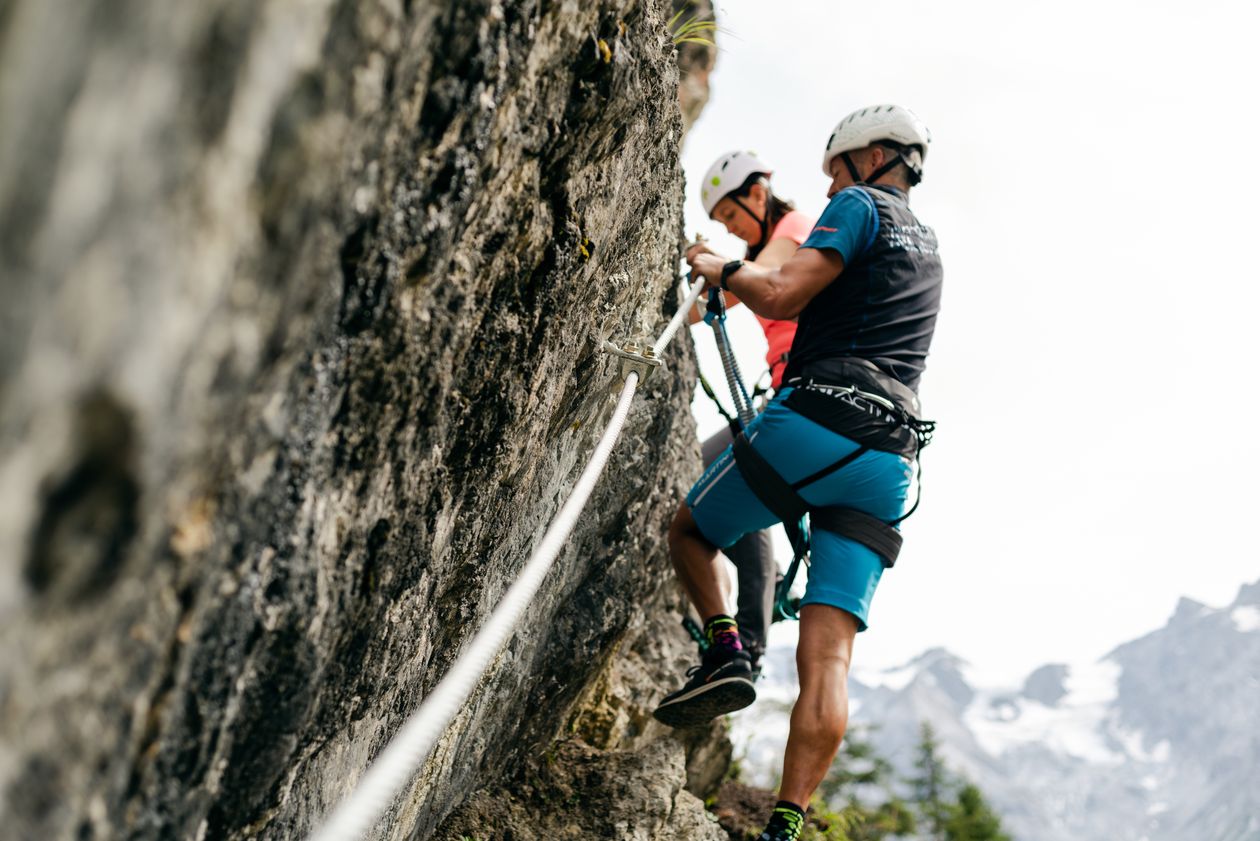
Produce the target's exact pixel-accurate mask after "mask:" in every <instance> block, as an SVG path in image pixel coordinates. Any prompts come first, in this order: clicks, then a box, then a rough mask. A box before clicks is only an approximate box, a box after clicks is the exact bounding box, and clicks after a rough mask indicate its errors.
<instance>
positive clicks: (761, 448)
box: [687, 388, 914, 630]
mask: <svg viewBox="0 0 1260 841" xmlns="http://www.w3.org/2000/svg"><path fill="white" fill-rule="evenodd" d="M791 391H792V389H791V388H785V389H782V390H781V391H780V392H779V393H778V394H777V395H775V398H774V399H773V400H771V401H770V405H769V406H767V407H766V410H765V411H764V412H762V413H761V414H760V415H758V416H757V417H756V418H755V419H754V420H753V422H752V423H751V424H749V426H748V429H747V430H746V434H747V435H748V440H749V441H750V442H751V444H752V445H753V447H755V448H756V450H757V452H758V453H760V454H761V455H762V457H764V458H765V459H766V460H767V461H769V462H770V464H771V465H772V466H773V467H774V469H775V470H777V471H778V472H779V474H780V475H781V476H783V478H784V479H786V480H787V481H788V482H796V481H798V480H800V479H802V478H804V477H806V476H809V475H811V474H813V473H816V472H817V471H819V470H822V469H823V468H824V467H827V466H828V465H831V464H835V463H836V462H837V461H839V460H840V459H842V458H844V457H845V456H847V455H849V454H850V453H852V452H853V451H854V450H856V449H857V448H858V444H857V443H856V442H854V441H852V440H851V439H849V438H846V437H845V436H843V435H839V434H837V433H835V432H832V431H831V430H829V429H826V428H825V427H822V426H820V425H818V424H817V423H814V422H813V421H812V420H809V419H808V418H806V417H804V416H802V415H800V414H798V413H796V412H794V411H793V410H791V409H789V408H787V407H786V406H784V405H783V401H784V400H785V399H786V398H787V396H788V394H790V393H791ZM913 474H914V466H913V463H912V462H911V460H910V459H908V458H905V457H904V456H900V455H897V454H895V453H885V452H880V451H878V450H870V451H868V452H866V453H864V454H863V455H861V456H860V457H858V458H857V459H856V460H854V461H853V462H852V463H850V464H848V465H846V466H844V467H842V468H841V469H839V470H837V471H836V472H834V473H832V474H830V475H828V476H826V477H824V478H822V479H820V480H819V481H817V482H815V483H814V484H812V485H807V486H806V487H805V488H803V489H802V490H801V491H800V494H801V496H802V497H804V499H805V501H806V502H808V503H810V504H811V505H816V506H824V505H842V506H845V507H847V508H856V509H857V510H859V511H864V512H866V513H867V514H870V515H871V516H874V517H878V518H880V519H882V520H885V521H892V520H895V519H897V518H898V517H900V516H901V515H902V513H904V511H905V507H906V498H907V496H908V495H909V491H910V484H911V480H912V477H913ZM687 506H688V507H689V508H690V509H691V516H692V517H693V518H694V519H695V521H696V525H697V526H699V528H700V532H701V534H703V535H704V536H705V539H707V540H708V541H709V542H710V543H712V544H713V545H714V546H719V547H726V546H730V545H731V544H733V543H735V541H737V540H739V538H740V537H742V536H744V535H745V534H747V533H748V532H752V531H757V530H759V529H764V528H768V527H770V526H773V525H774V524H775V523H778V522H779V519H778V518H777V517H775V516H774V514H772V513H771V512H770V510H769V509H768V508H766V507H765V506H764V505H762V504H761V500H759V499H758V498H757V496H756V494H754V493H753V492H752V490H750V489H749V487H748V485H747V484H746V483H745V482H744V477H743V476H742V475H741V474H740V472H739V470H738V469H737V468H736V466H735V456H734V454H733V452H732V450H731V448H730V447H727V448H726V451H725V452H724V453H722V455H720V456H719V457H718V459H717V460H716V461H714V462H713V464H711V465H709V468H708V469H707V470H705V472H704V475H702V476H701V477H700V480H699V481H698V482H696V484H695V485H694V486H693V487H692V488H691V491H690V493H688V494H687ZM810 545H811V551H810V555H811V561H810V566H809V581H808V583H807V585H806V587H805V597H804V598H803V599H802V600H801V604H803V605H806V604H827V605H831V606H833V607H838V608H840V609H841V610H845V611H848V612H849V613H852V614H853V615H854V616H856V617H857V620H858V627H859V629H860V630H866V628H867V623H868V618H869V614H870V607H871V599H872V597H873V596H874V595H875V588H876V587H877V586H878V585H879V579H880V577H881V576H882V575H883V572H884V565H883V564H882V563H881V562H880V559H879V556H878V555H876V554H875V553H874V552H873V551H871V550H870V549H868V548H867V547H865V546H863V545H862V544H860V543H856V542H854V541H852V540H850V539H849V538H847V537H841V536H839V535H837V534H834V533H832V532H827V531H822V530H818V529H815V530H813V531H812V533H811V534H810Z"/></svg>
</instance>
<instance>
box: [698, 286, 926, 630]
mask: <svg viewBox="0 0 1260 841" xmlns="http://www.w3.org/2000/svg"><path fill="white" fill-rule="evenodd" d="M704 321H705V323H707V324H708V325H709V326H710V327H712V328H713V335H714V339H715V341H716V342H717V347H718V355H719V356H720V357H721V359H722V370H723V371H724V372H725V374H726V381H727V387H728V388H729V389H730V393H731V399H732V400H733V401H734V403H735V407H736V414H737V417H734V418H732V417H731V415H730V414H729V413H728V412H727V411H726V410H725V408H724V407H723V406H722V404H721V402H720V401H719V400H718V398H717V394H716V393H715V392H714V390H713V387H712V386H711V385H709V383H708V381H706V380H704V378H703V376H702V377H701V387H702V388H703V389H704V391H705V393H706V394H708V395H709V397H710V398H711V399H712V400H713V402H714V403H716V404H717V406H718V411H719V412H721V414H722V416H723V417H724V418H726V419H727V422H728V423H730V424H731V432H732V434H733V435H734V438H735V440H734V444H733V451H734V456H735V466H736V468H737V469H738V470H739V472H740V474H741V475H742V476H743V477H744V481H745V483H746V484H747V485H748V487H749V489H750V490H751V491H752V492H753V494H754V495H755V496H756V497H757V499H759V500H760V501H761V503H762V504H763V505H765V506H766V508H767V509H769V510H770V511H771V512H772V513H773V514H774V515H775V516H776V517H778V518H779V520H781V521H782V523H783V529H784V531H785V532H786V533H787V538H788V543H789V544H790V545H791V547H792V560H791V562H790V563H789V564H788V568H787V571H786V572H785V573H784V575H783V578H782V579H781V580H780V581H779V582H778V584H777V586H776V587H775V594H774V607H773V611H772V615H771V621H772V622H777V621H781V620H784V619H797V618H799V615H800V599H798V598H794V597H793V596H792V592H791V591H792V585H793V583H794V582H795V580H796V575H797V573H798V571H799V570H800V565H801V564H802V563H805V564H807V565H808V563H809V552H810V542H809V530H810V528H811V527H812V528H817V529H821V530H823V531H828V532H832V533H833V534H838V535H840V536H841V537H846V538H848V539H850V540H852V541H854V542H856V543H859V544H861V545H863V546H865V547H867V548H868V549H870V550H871V551H872V552H874V553H875V554H876V555H877V556H879V559H880V562H881V563H882V564H883V565H884V567H885V568H886V569H891V568H892V566H893V565H894V564H895V563H896V562H897V556H898V555H899V554H900V552H901V542H902V538H901V533H900V532H899V531H898V530H897V528H896V526H897V525H898V524H900V523H901V522H902V521H903V520H905V519H906V518H907V517H909V516H910V515H911V514H913V513H914V512H915V511H916V510H917V509H918V507H919V499H920V498H921V494H922V481H921V480H922V476H923V471H922V468H921V467H920V469H919V480H920V481H919V482H918V483H916V484H917V488H916V494H915V502H914V505H913V506H911V508H910V510H909V511H907V512H906V513H905V514H903V515H901V516H900V517H898V518H897V519H895V520H892V521H891V522H885V521H884V520H881V519H879V518H878V517H873V516H871V515H870V514H867V513H865V512H863V511H858V510H857V509H855V508H848V507H844V506H834V505H830V506H817V507H814V506H811V505H810V504H809V503H808V502H806V501H805V500H804V499H803V498H802V497H801V495H800V491H801V490H802V489H804V488H806V487H808V486H809V485H812V484H814V483H815V482H818V481H820V480H821V479H824V478H826V477H827V476H830V475H831V474H833V473H835V472H836V471H837V470H841V469H843V468H844V467H846V466H848V465H849V464H852V463H853V462H854V461H856V460H857V459H859V458H860V457H861V456H863V455H864V454H865V453H867V452H869V451H870V450H871V449H872V447H870V446H867V445H865V444H860V445H859V446H858V448H857V449H856V450H854V451H853V452H852V453H849V454H848V455H847V456H845V457H844V458H842V459H840V460H839V461H836V462H834V463H833V464H830V465H828V466H826V467H824V468H822V469H821V470H818V471H816V472H814V473H812V474H810V475H809V476H806V477H805V478H803V479H800V480H798V481H796V482H793V483H789V482H788V481H787V480H786V479H784V478H783V477H782V476H781V475H780V474H779V472H778V471H777V470H775V469H774V467H773V466H771V464H770V463H769V462H768V461H766V459H765V458H764V457H763V456H762V455H761V454H760V453H758V452H757V450H756V449H755V448H754V447H753V446H752V444H751V443H750V441H749V440H748V437H747V435H746V430H747V427H748V425H749V424H751V423H752V420H753V418H754V417H755V410H754V408H753V398H752V397H750V396H749V394H748V390H747V389H746V388H745V387H744V383H743V379H742V378H741V377H740V373H739V366H738V364H737V363H736V361H735V354H734V351H733V350H732V348H731V343H730V337H729V336H728V335H727V332H726V303H725V300H724V299H723V297H722V291H721V290H720V289H717V288H713V289H710V290H709V303H708V307H707V309H706V310H705V314H704ZM763 376H764V375H763ZM799 387H801V388H807V389H809V388H812V389H816V390H818V391H820V392H822V393H825V394H827V395H828V396H835V397H841V398H844V397H848V398H856V399H859V400H865V401H867V402H869V403H871V404H873V405H874V406H876V407H878V409H879V410H882V412H883V413H885V415H886V416H887V417H888V418H889V419H891V420H893V422H895V423H897V424H898V425H899V426H901V427H904V428H906V429H908V430H910V432H911V433H912V434H913V436H914V441H915V446H914V459H915V462H916V464H917V463H918V461H919V452H920V451H921V450H922V448H923V447H924V446H926V445H927V443H928V442H929V441H930V440H931V437H932V432H933V430H934V429H935V424H934V423H933V422H932V421H925V420H920V419H918V418H915V417H913V416H912V415H910V414H909V413H908V412H906V411H905V410H903V409H902V408H901V407H900V406H898V405H897V404H896V403H895V402H894V401H892V400H890V399H889V398H887V397H885V396H883V395H880V394H876V393H874V392H870V391H865V390H863V389H861V388H859V387H858V386H856V385H849V386H827V385H821V384H815V383H813V382H809V383H805V384H803V385H802V386H799ZM756 394H758V392H757V391H754V395H756ZM688 622H690V623H691V625H694V624H695V623H694V622H692V621H691V620H690V617H688V619H687V620H684V625H687V623H688ZM688 632H690V633H692V636H693V637H694V636H695V633H694V631H693V630H692V628H691V627H690V626H688Z"/></svg>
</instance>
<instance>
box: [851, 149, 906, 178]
mask: <svg viewBox="0 0 1260 841" xmlns="http://www.w3.org/2000/svg"><path fill="white" fill-rule="evenodd" d="M880 148H885V147H882V146H881V147H880ZM888 151H890V152H892V158H891V159H890V160H889V161H887V162H886V163H884V164H883V165H882V166H880V167H877V168H876V169H874V170H872V172H871V174H870V175H868V176H867V177H866V178H863V177H862V175H861V173H859V172H858V168H857V166H856V165H855V164H854V163H853V158H851V157H849V153H848V152H841V153H840V158H841V160H843V161H844V165H845V166H846V167H848V168H849V177H850V178H852V179H853V183H854V184H874V183H875V182H876V181H878V180H879V179H880V178H881V177H883V176H884V175H886V174H888V173H889V172H891V171H892V170H893V169H894V168H895V167H897V165H898V164H902V163H905V164H906V166H907V168H909V163H908V162H907V161H906V159H905V158H903V157H902V156H901V153H900V152H893V150H891V149H889V150H888ZM911 172H913V170H911Z"/></svg>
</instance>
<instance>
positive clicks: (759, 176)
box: [687, 152, 813, 679]
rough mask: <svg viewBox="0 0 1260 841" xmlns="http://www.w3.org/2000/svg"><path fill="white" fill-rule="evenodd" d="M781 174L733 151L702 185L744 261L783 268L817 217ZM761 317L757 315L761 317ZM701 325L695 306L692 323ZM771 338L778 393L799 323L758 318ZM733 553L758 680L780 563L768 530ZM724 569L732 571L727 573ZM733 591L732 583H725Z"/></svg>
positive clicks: (690, 253)
mask: <svg viewBox="0 0 1260 841" xmlns="http://www.w3.org/2000/svg"><path fill="white" fill-rule="evenodd" d="M771 175H773V171H772V170H771V169H770V167H769V166H767V165H766V164H765V163H764V162H763V161H761V160H760V159H759V158H758V157H757V156H756V155H754V154H753V153H752V152H727V153H726V154H725V155H722V156H721V157H719V158H718V159H717V160H716V161H714V162H713V165H712V166H710V167H709V170H708V172H706V173H705V175H704V179H703V180H702V181H701V182H700V202H701V204H703V205H704V210H705V212H706V213H708V214H709V218H711V219H713V220H715V221H717V222H721V223H722V224H723V225H725V226H726V230H727V231H729V232H730V233H731V234H733V235H734V236H737V237H739V238H740V239H742V240H743V241H744V242H745V243H746V244H747V246H748V247H747V249H746V250H745V254H744V259H746V260H751V261H753V262H756V263H757V265H759V266H764V267H765V268H767V269H776V268H778V267H779V266H781V265H783V264H784V263H785V262H787V260H788V259H790V258H791V257H792V255H793V254H795V253H796V249H797V248H798V247H799V246H800V244H801V243H802V242H804V241H805V238H806V237H808V236H809V231H810V229H811V228H812V227H813V220H812V219H810V218H809V217H808V216H806V215H805V214H804V213H801V212H800V211H798V210H796V209H795V207H794V206H793V205H792V203H791V202H790V201H785V200H784V199H781V198H779V197H778V196H776V195H774V192H773V191H772V189H771V187H770V177H771ZM701 253H709V254H711V253H712V251H711V250H710V249H709V247H708V246H706V245H704V244H703V243H698V244H696V245H693V246H691V247H689V248H688V249H687V258H688V259H689V260H690V259H692V258H693V257H694V256H695V255H697V254H701ZM723 294H724V295H725V297H726V305H727V306H728V307H730V306H734V305H736V304H738V303H739V299H738V298H737V297H736V296H735V295H733V294H732V293H730V292H724V293H723ZM754 314H755V313H754ZM699 320H700V315H699V314H698V313H697V312H696V311H695V310H694V309H693V310H692V312H691V323H692V324H695V323H696V322H697V321H699ZM757 321H758V323H760V324H761V329H762V332H763V333H765V336H766V347H767V350H766V365H767V367H768V369H769V372H770V387H771V388H773V389H777V388H778V387H779V383H780V382H781V381H782V379H783V370H784V368H785V366H786V365H787V358H788V351H789V349H790V348H791V347H792V337H793V336H794V335H796V322H795V321H792V320H776V319H771V318H762V317H761V316H757ZM732 441H733V438H732V433H731V429H730V428H729V427H728V428H724V429H722V430H720V431H719V432H717V433H716V434H715V435H713V436H711V437H709V438H708V439H707V440H705V441H704V443H703V444H701V446H700V449H701V454H702V455H703V457H704V465H705V467H708V466H709V465H710V464H712V463H713V462H714V461H716V460H717V458H718V456H720V455H721V454H722V452H723V451H724V450H726V448H727V447H729V446H730V445H731V442H732ZM725 554H726V556H727V557H728V558H730V560H731V562H732V563H733V564H735V570H736V574H737V576H738V579H739V604H738V609H737V610H736V613H735V621H736V622H737V623H738V625H739V637H740V643H741V644H742V645H743V648H744V650H745V651H747V652H748V654H749V656H750V657H751V658H752V662H751V668H752V673H753V678H754V679H756V677H757V675H758V674H759V673H760V670H761V665H760V661H761V656H762V654H764V653H765V650H766V632H767V630H768V629H769V627H770V621H771V613H772V611H773V609H774V585H775V578H776V576H777V574H778V565H777V564H776V563H775V560H774V548H773V546H772V544H771V540H770V532H769V530H768V529H760V530H758V531H754V532H750V533H749V534H746V535H744V536H743V537H741V538H740V539H739V540H738V541H736V542H735V544H734V545H733V546H730V547H728V548H727V549H726V550H725ZM723 571H724V570H723ZM722 585H723V587H724V588H725V592H726V593H727V594H729V592H730V585H729V582H728V581H727V580H726V579H725V576H724V577H723V579H722Z"/></svg>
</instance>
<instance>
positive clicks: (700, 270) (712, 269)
mask: <svg viewBox="0 0 1260 841" xmlns="http://www.w3.org/2000/svg"><path fill="white" fill-rule="evenodd" d="M687 262H688V263H690V264H691V271H692V273H693V274H698V275H700V276H701V277H703V278H704V279H705V280H706V281H708V285H709V286H717V285H718V281H719V280H721V278H722V267H723V266H725V265H726V264H727V263H728V262H730V261H729V260H727V259H726V258H725V257H722V256H721V255H719V254H714V253H713V252H707V253H698V254H696V255H695V256H693V257H691V258H689V259H688V260H687Z"/></svg>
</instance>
